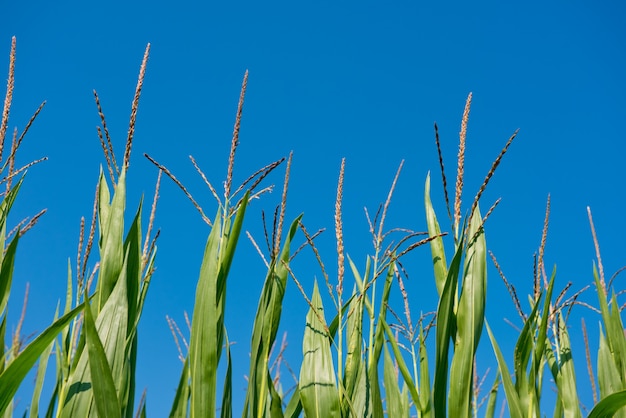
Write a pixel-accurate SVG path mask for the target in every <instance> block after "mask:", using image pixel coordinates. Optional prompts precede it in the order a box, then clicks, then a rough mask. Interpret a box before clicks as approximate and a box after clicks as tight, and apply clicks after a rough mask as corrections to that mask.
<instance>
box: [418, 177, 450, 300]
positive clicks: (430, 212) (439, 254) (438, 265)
mask: <svg viewBox="0 0 626 418" xmlns="http://www.w3.org/2000/svg"><path fill="white" fill-rule="evenodd" d="M424 202H425V205H426V225H427V226H428V235H429V236H430V237H435V236H436V237H437V238H435V239H433V240H432V241H430V251H431V254H432V259H433V269H434V271H435V285H436V286H437V292H439V296H441V294H442V293H443V288H444V286H445V284H446V278H447V277H448V271H447V264H446V252H445V250H444V247H443V239H442V238H441V237H440V236H439V235H441V229H440V228H439V222H438V221H437V215H436V214H435V210H434V209H433V204H432V202H431V200H430V173H428V175H427V176H426V186H425V187H424Z"/></svg>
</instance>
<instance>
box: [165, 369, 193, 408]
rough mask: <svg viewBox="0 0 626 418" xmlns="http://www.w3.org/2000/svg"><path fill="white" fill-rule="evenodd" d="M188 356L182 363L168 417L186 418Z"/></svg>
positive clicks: (188, 391) (187, 406)
mask: <svg viewBox="0 0 626 418" xmlns="http://www.w3.org/2000/svg"><path fill="white" fill-rule="evenodd" d="M190 396H191V395H190V390H189V357H187V358H186V359H185V363H184V364H183V371H182V373H181V376H180V381H179V382H178V388H177V389H176V396H175V397H174V402H173V403H172V410H171V411H170V415H169V416H170V418H186V417H187V411H188V409H189V397H190Z"/></svg>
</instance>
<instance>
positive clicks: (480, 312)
mask: <svg viewBox="0 0 626 418" xmlns="http://www.w3.org/2000/svg"><path fill="white" fill-rule="evenodd" d="M467 238H468V239H469V240H470V242H469V243H468V246H467V250H466V255H465V267H464V275H463V285H462V286H463V287H462V290H461V297H460V299H459V303H458V307H457V310H456V336H455V339H454V355H453V356H452V362H451V365H450V387H449V395H448V406H449V408H450V411H449V414H450V416H453V417H465V416H469V415H470V405H471V399H472V395H473V378H474V357H475V355H476V349H477V347H478V342H479V341H480V336H481V333H482V329H483V323H484V320H485V298H486V289H487V245H486V243H485V234H484V231H482V217H481V216H480V210H479V209H478V207H476V209H475V211H474V213H473V214H472V217H471V219H470V222H469V226H468V231H467Z"/></svg>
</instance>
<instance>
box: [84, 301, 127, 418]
mask: <svg viewBox="0 0 626 418" xmlns="http://www.w3.org/2000/svg"><path fill="white" fill-rule="evenodd" d="M84 306H85V323H84V327H85V336H86V345H87V352H88V354H89V370H90V372H91V376H92V385H93V397H94V401H95V404H96V408H97V411H98V415H99V416H101V417H107V418H108V417H111V418H116V417H117V418H121V416H122V415H121V413H120V404H119V401H118V398H117V394H116V389H115V383H114V382H113V375H112V374H111V368H110V367H109V362H108V361H107V356H106V353H105V351H104V347H103V346H102V342H101V341H100V337H99V336H98V331H97V330H96V324H95V322H94V319H93V314H92V313H91V308H90V307H89V302H88V301H85V304H84Z"/></svg>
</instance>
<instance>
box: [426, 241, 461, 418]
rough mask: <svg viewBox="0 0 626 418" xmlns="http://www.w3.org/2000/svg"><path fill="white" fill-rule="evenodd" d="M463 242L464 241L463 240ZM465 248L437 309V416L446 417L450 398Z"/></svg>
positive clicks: (457, 257) (457, 255)
mask: <svg viewBox="0 0 626 418" xmlns="http://www.w3.org/2000/svg"><path fill="white" fill-rule="evenodd" d="M461 241H463V240H461ZM462 256H463V246H462V245H459V246H458V248H457V250H456V253H455V254H454V258H453V259H452V263H451V264H450V269H449V270H448V276H447V278H446V282H445V286H444V287H443V291H442V293H441V298H440V299H439V306H438V307H437V333H436V334H437V335H436V345H437V353H436V355H437V357H436V359H435V383H434V387H433V398H434V408H435V409H434V413H435V416H442V417H443V416H446V398H447V396H448V356H449V350H450V339H451V338H452V337H453V336H454V333H455V331H454V330H455V328H456V324H455V321H456V319H455V317H454V304H455V302H454V301H455V298H456V294H457V284H458V278H459V270H460V265H461V258H462Z"/></svg>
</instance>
